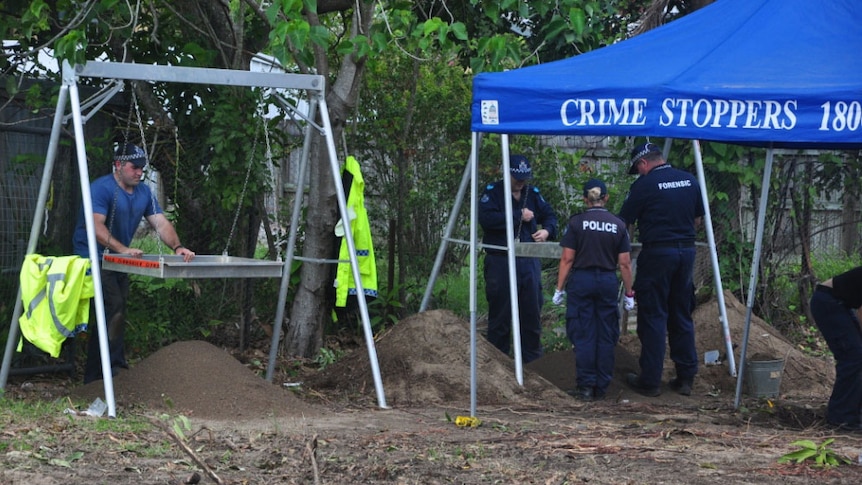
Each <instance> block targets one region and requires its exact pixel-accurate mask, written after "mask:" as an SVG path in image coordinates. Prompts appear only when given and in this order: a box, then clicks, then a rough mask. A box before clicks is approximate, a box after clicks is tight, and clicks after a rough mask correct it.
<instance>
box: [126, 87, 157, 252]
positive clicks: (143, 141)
mask: <svg viewBox="0 0 862 485" xmlns="http://www.w3.org/2000/svg"><path fill="white" fill-rule="evenodd" d="M135 85H136V83H132V106H133V107H134V109H135V117H136V121H137V122H138V131H139V132H140V136H141V145H142V146H141V148H142V149H143V150H144V157H146V159H147V162H148V163H149V161H150V151H149V150H148V149H147V138H146V135H145V134H144V122H143V119H142V118H141V107H140V106H139V105H138V95H137V93H136V92H135ZM153 136H154V137H155V135H153ZM153 146H155V138H153ZM145 183H146V182H145ZM150 204H151V205H152V211H153V214H155V213H156V193H155V191H153V190H150ZM153 229H155V231H156V246H157V247H158V248H159V258H161V257H162V255H163V254H164V253H163V251H162V234H161V232H160V231H159V227H158V226H156V225H153Z"/></svg>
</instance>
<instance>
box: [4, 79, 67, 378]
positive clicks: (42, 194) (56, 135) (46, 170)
mask: <svg viewBox="0 0 862 485" xmlns="http://www.w3.org/2000/svg"><path fill="white" fill-rule="evenodd" d="M68 97H69V88H68V87H67V86H66V85H65V84H63V85H61V86H60V93H59V96H58V97H57V110H56V111H55V112H54V124H53V125H52V128H51V137H50V138H49V141H48V153H47V155H46V156H45V166H44V167H43V169H42V183H41V186H40V187H39V197H38V199H36V210H35V213H34V214H33V225H32V226H31V227H30V239H29V241H28V243H27V254H33V253H35V252H36V245H37V243H38V241H39V229H40V228H41V227H42V220H43V215H44V211H45V206H46V205H47V203H48V192H49V191H50V187H51V174H52V173H53V172H54V162H55V160H56V159H57V147H59V146H60V129H61V125H62V120H63V111H64V110H65V107H66V101H67V100H68ZM23 306H24V304H23V302H22V301H21V285H20V284H19V285H18V297H17V298H16V299H15V310H14V311H13V313H12V322H11V323H10V325H9V334H8V335H7V336H6V352H5V353H4V354H3V366H2V367H0V390H2V389H6V381H7V380H8V378H9V371H10V369H11V368H12V354H14V353H15V345H16V344H17V341H18V331H19V329H20V324H19V323H18V318H19V317H21V313H22V312H23V310H24V308H23Z"/></svg>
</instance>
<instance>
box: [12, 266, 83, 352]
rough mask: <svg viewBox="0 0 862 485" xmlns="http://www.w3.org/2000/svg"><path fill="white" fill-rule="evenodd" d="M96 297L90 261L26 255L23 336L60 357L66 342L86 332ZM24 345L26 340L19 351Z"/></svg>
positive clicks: (23, 293) (19, 320) (23, 292)
mask: <svg viewBox="0 0 862 485" xmlns="http://www.w3.org/2000/svg"><path fill="white" fill-rule="evenodd" d="M93 296H94V289H93V275H92V274H90V260H89V259H87V258H82V257H80V256H59V257H53V256H42V255H40V254H29V255H27V256H26V257H25V258H24V264H23V265H22V266H21V301H22V303H23V304H24V312H23V314H22V315H21V318H19V319H18V323H19V324H20V325H21V334H22V336H23V337H24V338H26V339H27V340H28V341H30V343H32V344H33V345H35V346H36V347H38V348H39V349H41V350H43V351H44V352H46V353H48V354H49V355H50V356H51V357H54V358H57V357H59V356H60V349H61V347H62V346H63V341H64V340H66V338H68V337H74V336H75V335H76V334H77V333H78V332H81V331H84V330H86V329H87V322H88V321H89V319H90V298H92V297H93ZM22 346H23V340H22V341H20V342H18V351H19V352H20V351H21V348H22Z"/></svg>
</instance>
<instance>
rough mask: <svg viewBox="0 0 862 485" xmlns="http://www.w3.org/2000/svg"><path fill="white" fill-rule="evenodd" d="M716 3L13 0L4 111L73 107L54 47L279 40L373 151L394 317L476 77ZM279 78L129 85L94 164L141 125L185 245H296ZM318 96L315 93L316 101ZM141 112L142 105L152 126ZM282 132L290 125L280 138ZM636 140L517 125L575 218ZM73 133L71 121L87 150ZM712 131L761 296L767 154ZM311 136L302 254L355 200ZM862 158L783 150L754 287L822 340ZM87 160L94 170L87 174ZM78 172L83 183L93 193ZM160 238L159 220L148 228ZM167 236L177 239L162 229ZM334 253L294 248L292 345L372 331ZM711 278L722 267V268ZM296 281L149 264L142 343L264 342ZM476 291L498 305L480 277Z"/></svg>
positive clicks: (624, 182)
mask: <svg viewBox="0 0 862 485" xmlns="http://www.w3.org/2000/svg"><path fill="white" fill-rule="evenodd" d="M705 3H708V1H668V0H664V1H647V0H616V1H610V2H598V1H583V0H563V1H555V2H550V1H538V2H523V1H514V0H504V1H500V2H480V1H478V0H469V1H463V2H436V1H419V2H399V1H391V2H390V1H373V2H372V1H368V2H366V1H359V2H354V1H352V0H351V1H341V0H319V1H313V0H305V1H290V0H284V1H278V2H268V3H259V2H256V1H253V0H242V1H239V0H237V1H232V2H207V1H204V0H199V1H195V0H184V1H155V2H147V3H143V2H139V3H124V2H117V1H115V0H102V1H92V0H91V1H70V0H63V1H58V2H44V1H42V0H29V1H19V2H4V3H2V4H0V9H2V11H3V14H4V15H3V16H2V17H0V38H3V39H12V40H15V41H16V43H15V44H7V47H6V48H5V50H4V52H3V55H2V57H0V69H2V70H3V73H2V81H3V86H4V88H3V89H2V92H3V93H4V97H3V98H2V100H4V104H3V105H2V106H0V110H7V111H8V110H10V109H16V110H25V111H27V112H29V113H32V116H31V118H32V119H50V117H51V116H53V111H54V108H55V106H56V94H57V84H56V82H57V81H58V73H56V72H53V71H51V70H50V69H48V66H47V65H46V64H45V61H44V58H41V57H39V53H40V52H44V49H48V50H49V51H50V52H53V54H54V56H55V57H56V58H58V59H66V60H69V61H71V62H83V61H86V60H89V59H108V60H114V61H123V62H139V63H159V64H173V65H183V66H203V67H219V68H229V69H248V68H249V67H250V65H251V63H252V59H253V58H255V56H257V55H258V53H263V54H265V55H266V56H269V57H267V58H268V59H274V60H275V62H276V63H277V64H280V66H282V67H283V68H285V69H286V70H288V71H289V72H298V73H310V72H316V73H319V74H322V75H324V76H325V77H326V79H327V81H328V91H327V101H328V102H329V107H330V113H329V114H330V117H331V118H332V119H333V124H334V131H335V134H336V139H337V140H338V142H339V147H338V150H339V157H340V158H343V157H344V156H346V155H348V154H353V155H356V156H357V157H358V158H360V160H361V161H362V163H363V170H364V176H365V179H366V187H367V189H366V190H367V203H368V207H369V213H370V214H371V216H372V225H373V228H374V236H375V249H376V252H377V261H378V270H379V288H380V297H379V298H378V299H377V300H375V301H373V302H372V303H371V312H372V319H373V323H374V326H375V330H376V331H380V330H382V329H383V328H385V327H386V326H387V325H391V324H393V322H396V321H398V320H399V319H400V318H403V317H404V316H406V315H409V314H411V313H414V312H416V311H417V310H418V307H419V303H420V301H421V297H422V293H423V291H424V289H425V286H426V284H427V281H428V276H429V274H430V272H431V266H432V263H433V259H434V256H435V254H436V251H437V248H438V246H439V244H440V238H441V235H442V230H443V228H444V227H445V225H446V221H447V220H448V218H449V212H450V211H451V209H452V207H453V204H454V200H453V199H454V196H455V194H456V193H457V189H458V185H459V183H460V180H461V176H462V174H463V170H464V166H465V163H466V161H467V158H468V154H469V150H470V146H469V144H470V140H469V121H470V120H469V115H470V113H469V110H468V109H467V107H468V106H469V104H470V94H471V82H472V75H473V74H475V73H477V72H480V71H485V70H503V69H511V68H518V67H521V66H524V65H529V64H535V63H540V62H548V61H553V60H556V59H560V58H564V57H570V56H573V55H578V54H580V53H582V52H586V51H589V50H592V49H595V48H599V47H601V46H604V45H608V44H610V43H613V42H617V41H619V40H621V39H625V38H627V37H629V36H632V35H636V34H637V33H639V32H642V31H644V30H647V29H649V28H651V27H653V26H656V25H660V24H661V23H664V22H667V21H671V20H672V19H673V18H675V17H676V16H679V15H685V14H686V13H688V12H690V11H693V10H696V9H697V8H700V7H701V6H702V5H703V4H705ZM679 48H681V49H682V48H685V46H679ZM33 79H40V80H48V81H53V82H54V84H52V83H47V84H38V85H36V86H35V87H33V86H31V85H30V84H28V81H31V80H33ZM271 94H272V93H268V92H263V91H255V90H247V89H237V88H234V87H213V86H195V85H189V84H176V83H173V84H172V83H136V84H134V85H128V86H126V87H125V89H124V90H123V93H122V95H121V96H120V98H122V99H120V100H119V102H118V103H116V104H111V105H109V106H106V107H105V110H104V111H105V112H106V114H107V115H108V116H109V118H110V120H111V121H110V122H109V128H108V129H106V130H104V132H101V133H98V134H96V135H94V136H90V137H89V138H88V140H87V143H88V147H87V150H88V153H89V154H90V155H91V158H92V160H93V163H91V164H90V170H91V174H90V175H91V177H95V176H97V175H101V174H102V173H105V172H106V171H107V170H109V168H108V166H107V163H95V161H97V160H98V161H105V160H107V159H108V158H109V153H110V149H109V148H107V147H109V146H110V145H111V144H112V143H113V142H115V141H118V140H123V139H126V138H129V137H132V138H133V139H136V140H139V142H140V141H144V142H145V143H146V145H147V146H148V147H149V148H150V157H151V159H152V165H153V167H154V168H155V169H157V170H158V171H159V173H160V175H161V177H162V186H163V187H165V188H166V190H165V192H166V194H165V196H166V199H167V200H166V201H165V202H166V203H165V206H166V207H168V208H169V209H170V211H171V214H170V215H171V217H172V218H173V220H174V221H175V223H176V225H177V227H178V230H179V232H180V235H181V237H182V239H183V241H184V243H185V244H186V245H187V246H189V247H192V248H194V249H195V250H196V251H198V252H199V253H201V254H220V253H222V252H223V251H229V252H230V254H232V255H237V256H248V257H254V256H255V255H256V256H257V257H270V258H274V257H276V255H277V254H279V253H280V251H282V250H283V245H280V244H283V238H284V234H285V233H286V232H287V230H288V229H289V224H290V222H289V216H290V214H289V210H290V207H291V202H292V201H291V200H290V198H289V197H285V198H282V197H281V195H283V194H281V193H276V194H275V195H278V197H277V200H279V201H280V203H281V205H280V206H279V207H276V208H275V209H274V210H271V211H270V210H267V209H265V207H266V204H265V201H266V200H268V198H270V197H272V196H273V195H274V193H275V192H279V191H280V190H281V187H277V186H276V185H275V182H274V179H273V177H272V173H271V172H270V169H269V165H268V163H269V162H271V161H275V163H277V164H279V163H280V164H283V165H284V166H282V169H284V170H286V169H287V168H288V167H287V166H288V165H289V160H290V155H291V153H295V152H296V150H297V149H298V147H299V143H300V139H299V138H298V137H296V136H294V133H295V132H294V128H296V125H297V121H296V120H294V119H292V118H290V117H289V116H288V114H287V113H282V112H280V113H279V114H277V115H276V116H272V117H263V116H262V112H263V110H264V107H265V106H266V105H267V103H268V102H270V101H271V98H269V97H268V96H270V95H271ZM303 99H305V98H304V97H303V94H302V93H299V94H297V100H303ZM296 102H297V103H298V102H299V101H296ZM138 110H139V111H140V112H141V118H142V119H143V120H144V121H143V122H141V123H140V124H139V123H138V119H137V118H138V116H137V115H138V113H137V112H136V111H138ZM4 119H5V118H4ZM12 129H13V126H11V124H7V123H4V124H3V125H0V130H4V131H6V130H12ZM139 132H140V133H139ZM268 136H271V139H265V137H268ZM637 141H640V140H626V139H612V140H604V141H602V143H601V144H600V145H599V146H597V147H594V148H590V147H587V148H574V149H569V148H565V149H564V148H562V147H561V146H560V145H559V143H557V142H555V141H554V140H551V139H540V138H535V137H518V136H516V137H514V138H513V147H512V150H513V152H521V153H524V154H526V155H527V156H528V157H530V158H531V160H534V162H535V170H536V181H537V184H538V185H539V186H540V187H541V189H542V192H543V194H544V195H545V197H546V198H547V199H548V200H549V201H550V202H551V203H552V205H553V206H554V207H556V208H557V210H558V212H559V213H560V214H559V215H560V218H561V220H565V218H566V217H567V216H569V215H571V214H573V213H575V212H577V211H579V210H580V209H581V206H580V202H579V187H580V186H581V184H582V183H583V182H584V181H585V180H586V179H587V178H589V177H591V176H600V177H602V178H603V179H605V180H606V182H608V185H609V186H610V188H611V193H612V199H611V209H612V210H615V209H617V208H618V207H619V205H620V204H621V203H622V200H623V197H624V194H625V192H626V190H627V188H628V185H629V183H630V182H631V178H630V177H629V176H628V175H626V174H625V169H626V166H625V163H623V164H622V165H621V164H620V163H619V162H620V161H623V162H624V161H625V160H626V159H627V152H628V147H630V146H632V145H633V144H634V143H635V142H637ZM652 141H654V142H659V143H661V141H662V140H652ZM68 144H69V141H68V140H66V141H64V146H65V148H66V149H67V150H68ZM498 144H499V139H498V138H496V137H494V136H488V137H486V139H485V140H484V142H483V145H482V152H481V153H480V160H481V167H480V170H481V175H480V177H481V179H482V181H483V182H490V181H493V180H496V179H498V178H500V176H501V174H499V162H498V161H497V157H498V156H499V155H498V154H499V150H498ZM703 147H704V163H705V165H706V167H707V170H708V173H707V181H708V184H709V186H710V187H709V193H710V196H711V198H712V199H711V203H710V207H711V210H712V217H713V224H714V226H715V227H716V238H717V240H716V245H717V247H718V250H719V261H720V264H721V272H722V278H723V279H722V284H723V286H724V288H725V289H729V290H731V291H734V292H735V293H736V294H737V295H738V296H739V297H740V299H741V300H743V301H745V300H747V293H748V291H749V288H748V282H749V277H750V271H751V257H752V253H753V245H752V238H753V223H752V221H751V214H752V211H753V210H755V209H756V208H757V207H758V202H759V201H758V199H759V197H760V194H761V187H760V183H761V175H762V169H763V163H764V162H763V160H764V156H765V153H764V151H763V150H761V149H753V148H749V147H740V146H728V145H721V144H714V143H704V144H703ZM264 148H268V150H266V149H264ZM312 151H313V154H312V157H311V160H312V172H313V173H312V174H310V177H309V180H308V189H307V195H308V197H309V199H308V200H307V204H306V206H305V209H304V214H303V216H304V217H303V220H302V221H301V224H302V227H300V228H299V231H300V234H302V236H301V238H300V241H299V244H300V247H299V249H298V252H297V253H298V254H303V255H305V256H309V257H320V258H322V257H330V256H331V255H332V254H334V251H335V249H336V244H337V243H338V241H337V240H336V238H335V237H334V236H333V235H332V231H331V229H330V228H331V227H332V226H333V225H334V223H335V221H336V220H337V211H336V210H335V204H334V187H333V184H332V183H331V174H329V173H328V170H329V169H328V166H327V165H326V163H324V161H325V155H326V154H325V151H324V150H322V148H321V147H320V140H319V139H317V140H315V142H314V146H313V148H312ZM40 157H41V154H25V155H21V156H18V157H16V158H15V159H14V160H10V163H11V164H13V165H15V166H16V167H17V168H20V167H24V166H28V167H31V171H32V170H35V167H37V166H38V165H36V163H37V162H38V161H39V159H40ZM670 160H671V161H672V162H673V163H674V164H675V165H677V166H681V167H688V168H690V167H691V166H692V164H693V156H692V153H691V146H690V144H689V143H685V142H682V141H677V142H675V143H674V144H673V146H672V152H671V156H670ZM17 168H16V169H17ZM247 174H248V177H249V183H247V184H246V183H245V180H246V176H247ZM860 175H862V174H860V164H859V153H858V152H849V153H848V152H841V153H832V152H829V153H803V152H787V153H782V154H780V156H779V158H778V159H777V160H776V166H775V173H774V175H773V177H772V182H771V186H770V187H769V193H770V197H769V206H768V211H767V214H766V227H767V234H766V235H765V238H764V245H763V258H762V261H763V264H762V265H761V267H760V268H759V270H758V271H759V275H758V276H759V277H758V285H757V287H756V288H754V289H753V290H754V299H755V312H756V313H757V314H758V315H760V316H762V317H763V318H765V319H766V320H767V321H769V322H772V323H773V324H774V325H776V326H777V327H780V328H781V329H782V330H784V331H786V332H787V333H788V334H791V335H798V336H799V338H800V339H801V340H803V341H804V340H805V339H809V338H811V337H812V335H813V334H814V332H813V331H812V326H811V321H810V317H809V315H808V310H807V301H808V298H809V295H810V291H811V289H812V287H813V284H814V283H815V282H816V281H817V280H818V279H825V278H827V277H829V276H831V275H832V274H834V273H836V272H838V271H840V270H843V269H846V268H849V267H852V266H853V265H856V264H859V257H858V255H859V205H858V200H859V190H860V188H859V185H860V183H859V180H860ZM69 180H72V181H73V183H74V177H71V178H70V179H69ZM66 185H68V184H66ZM300 185H302V184H300ZM57 186H58V187H60V186H61V184H57ZM76 189H77V187H74V188H67V189H66V190H68V192H69V193H70V194H74V193H75V191H76ZM58 190H59V189H58ZM69 197H70V199H68V200H65V201H64V202H65V203H64V204H57V206H56V207H55V208H54V209H52V210H53V211H61V210H65V211H66V212H65V213H63V212H54V213H53V214H52V218H51V221H52V224H57V225H60V224H66V226H63V227H65V228H66V229H65V232H62V231H59V232H58V231H54V232H49V233H48V234H50V235H51V237H45V238H44V239H43V240H42V241H40V250H41V251H46V252H48V251H58V252H63V251H64V250H65V251H68V237H69V227H68V221H69V220H73V219H74V217H75V215H74V214H75V212H74V211H75V210H77V207H78V206H79V203H80V201H79V200H76V199H74V195H70V196H69ZM826 206H829V207H830V208H831V210H832V211H833V212H835V211H837V212H838V213H839V214H840V215H841V217H839V218H838V220H837V221H836V220H834V219H829V218H828V217H827V215H825V213H824V212H823V209H824V207H826ZM466 210H467V208H466V207H464V208H463V209H462V211H464V214H462V215H461V218H460V220H461V221H462V222H461V223H460V224H459V225H458V227H457V229H456V232H457V233H456V234H454V235H453V236H454V237H456V238H457V237H466V235H467V228H468V225H467V219H466ZM237 216H239V217H237ZM53 221H56V222H53ZM308 221H311V222H308ZM262 228H263V230H265V231H269V232H267V233H266V237H261V236H260V233H261V231H262ZM273 228H275V229H273ZM835 231H838V233H839V234H840V235H839V236H836V237H831V239H828V241H826V242H823V241H824V238H823V236H824V234H827V233H828V234H835ZM152 240H154V238H148V237H142V238H140V242H139V244H142V245H147V244H152ZM149 250H150V251H153V252H157V247H150V248H149ZM467 257H468V254H467V251H466V248H464V247H461V246H457V245H456V246H452V247H451V249H450V251H449V252H448V253H447V256H446V261H445V263H444V266H443V271H442V275H441V278H440V280H439V281H437V284H436V287H435V290H434V306H436V307H440V308H450V309H453V310H455V311H456V312H458V313H460V314H462V315H465V316H466V314H467V308H468V301H467V298H468V295H469V288H468V287H467V278H466V273H465V271H466V263H467ZM332 269H333V268H327V267H325V265H311V264H298V263H297V264H296V267H295V268H293V275H294V277H293V278H292V280H291V281H292V285H291V290H290V291H289V293H288V298H289V301H288V307H289V309H290V311H289V312H288V314H289V322H290V324H289V326H288V327H287V328H288V333H287V335H286V338H285V344H284V351H285V353H287V354H290V355H296V356H301V357H314V356H316V355H318V353H319V351H320V349H321V347H323V346H324V345H325V339H324V337H328V336H333V335H339V334H343V333H345V332H347V333H349V332H356V331H357V330H358V326H356V325H355V322H356V321H355V319H350V318H348V319H341V320H337V321H336V320H335V319H333V312H332V311H331V309H332V306H333V305H332V302H333V295H332V293H333V292H332V290H331V283H332V279H333V273H332ZM545 269H546V271H547V272H548V273H549V274H550V273H553V272H555V271H556V263H555V262H553V261H547V262H545ZM300 281H302V283H303V284H302V285H300V284H299V282H300ZM705 281H706V285H707V286H708V285H710V284H711V283H709V282H710V281H711V279H710V278H705ZM14 283H15V282H14V280H13V279H11V278H5V277H4V281H3V288H2V290H3V291H4V295H8V297H4V298H3V301H4V302H5V303H3V304H2V307H0V309H2V314H3V315H5V318H6V319H7V320H8V319H9V318H10V317H11V311H12V306H11V305H10V304H9V303H8V302H10V301H12V299H13V298H14V297H13V296H12V295H13V294H14V291H15V288H16V285H15V284H14ZM278 284H279V283H278V281H274V280H229V281H228V280H168V281H162V280H154V279H150V278H135V281H134V290H133V294H134V295H135V298H133V300H132V303H131V306H130V313H129V322H130V329H129V335H128V338H129V339H130V342H131V344H130V346H131V347H132V348H133V349H134V350H135V351H136V352H138V353H139V355H142V356H143V355H145V354H147V353H148V352H151V351H152V350H155V349H156V348H158V347H160V346H162V345H165V344H166V343H169V342H172V341H176V340H182V339H189V338H205V339H209V340H213V341H218V342H222V343H225V344H231V345H238V346H240V347H244V346H245V345H247V344H248V343H249V342H254V341H259V340H265V337H266V335H265V331H266V327H267V325H269V326H270V330H271V325H272V321H273V319H274V315H275V304H276V300H277V293H278ZM702 291H703V292H704V293H709V292H710V291H712V288H709V287H705V288H704V289H703V290H702ZM189 301H191V302H193V303H191V304H189V303H188V302H189ZM478 302H479V305H480V306H479V311H480V313H483V312H484V308H483V305H484V296H483V294H482V290H481V287H480V288H479V300H478ZM549 306H550V305H549ZM549 311H550V312H554V311H555V309H553V308H549ZM558 316H559V315H558ZM549 338H553V336H551V337H549Z"/></svg>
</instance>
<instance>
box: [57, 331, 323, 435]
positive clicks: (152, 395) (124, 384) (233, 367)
mask: <svg viewBox="0 0 862 485" xmlns="http://www.w3.org/2000/svg"><path fill="white" fill-rule="evenodd" d="M113 383H114V397H115V398H116V401H117V407H118V408H119V407H122V406H145V407H147V408H149V409H153V410H156V411H164V412H169V413H175V414H183V415H185V416H187V417H197V418H203V419H214V420H242V419H260V418H263V417H267V416H275V417H280V416H313V415H315V414H317V412H316V411H315V410H314V409H313V407H312V406H310V405H308V404H306V403H305V402H304V401H302V400H301V399H299V398H297V397H296V396H294V395H293V394H292V392H291V391H289V390H287V389H285V388H284V387H282V386H281V385H273V384H271V383H269V382H267V381H266V380H264V379H262V378H261V377H260V376H258V375H257V374H255V373H254V372H252V371H251V370H250V369H248V368H247V367H246V366H244V365H243V364H241V363H240V362H239V361H238V360H236V359H235V358H234V357H233V356H232V355H231V354H230V353H228V352H227V351H224V350H222V349H220V348H218V347H216V346H214V345H211V344H209V343H207V342H202V341H189V342H177V343H174V344H171V345H168V346H167V347H164V348H162V349H160V350H158V351H157V352H155V353H153V354H152V355H150V356H149V357H147V358H146V359H144V360H142V361H141V362H140V363H138V364H135V365H133V366H132V367H131V368H130V369H129V370H125V369H121V370H120V373H119V374H118V375H117V376H115V377H114V379H113ZM104 395H105V394H104V383H103V382H102V381H95V382H91V383H89V384H86V385H84V386H80V387H77V388H75V389H73V390H72V396H73V397H75V398H80V399H85V400H87V401H91V400H93V399H95V398H96V397H100V396H101V397H104Z"/></svg>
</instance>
